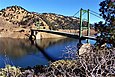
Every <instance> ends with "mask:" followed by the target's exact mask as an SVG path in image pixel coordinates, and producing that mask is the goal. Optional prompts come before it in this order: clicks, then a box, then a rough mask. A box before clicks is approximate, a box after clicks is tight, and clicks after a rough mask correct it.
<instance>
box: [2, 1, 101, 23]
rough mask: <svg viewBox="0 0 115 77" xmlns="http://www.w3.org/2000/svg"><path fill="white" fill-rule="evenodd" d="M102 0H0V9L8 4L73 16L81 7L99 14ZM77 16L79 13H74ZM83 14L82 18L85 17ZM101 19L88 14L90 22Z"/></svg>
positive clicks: (31, 10) (30, 9) (33, 10)
mask: <svg viewBox="0 0 115 77" xmlns="http://www.w3.org/2000/svg"><path fill="white" fill-rule="evenodd" d="M101 1H103V0H0V10H1V9H3V8H6V7H8V6H13V5H17V6H21V7H23V8H25V9H26V10H28V11H30V12H38V13H56V14H61V15H65V16H73V15H74V14H75V13H76V12H78V11H79V10H80V9H81V8H83V9H84V10H87V9H90V10H92V11H95V12H97V13H99V14H100V12H99V8H100V6H99V3H100V2H101ZM76 17H79V14H77V15H76ZM86 18H87V17H86V14H84V16H83V19H86ZM99 21H102V19H100V18H98V17H95V16H93V15H90V22H91V23H94V22H99Z"/></svg>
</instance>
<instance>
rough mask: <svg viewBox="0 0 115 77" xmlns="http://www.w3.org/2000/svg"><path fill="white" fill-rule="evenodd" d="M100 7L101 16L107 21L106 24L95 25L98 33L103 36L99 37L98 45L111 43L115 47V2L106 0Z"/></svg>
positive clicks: (114, 0)
mask: <svg viewBox="0 0 115 77" xmlns="http://www.w3.org/2000/svg"><path fill="white" fill-rule="evenodd" d="M99 5H100V9H99V11H100V12H101V14H100V15H101V16H102V17H103V18H104V19H105V23H103V22H99V23H96V24H95V29H96V31H98V33H100V34H101V35H100V36H98V38H99V40H98V43H99V44H100V45H101V44H104V43H109V44H111V45H112V46H114V47H115V0H104V1H102V2H101V3H100V4H99Z"/></svg>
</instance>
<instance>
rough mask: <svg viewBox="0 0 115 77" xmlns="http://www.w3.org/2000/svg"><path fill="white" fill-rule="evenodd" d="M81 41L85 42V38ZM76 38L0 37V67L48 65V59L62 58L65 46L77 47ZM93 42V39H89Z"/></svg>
mask: <svg viewBox="0 0 115 77" xmlns="http://www.w3.org/2000/svg"><path fill="white" fill-rule="evenodd" d="M82 42H86V41H85V40H84V41H82ZM77 43H78V39H70V38H66V39H59V38H58V39H41V40H36V41H34V42H31V41H29V40H25V39H10V38H0V68H1V67H4V66H5V65H6V64H10V65H15V66H19V67H27V66H31V67H33V66H35V65H48V63H49V61H50V60H53V61H54V60H60V59H64V58H65V56H62V55H63V54H64V52H66V50H67V49H66V48H67V47H68V46H69V47H73V48H74V47H77ZM91 43H94V41H91Z"/></svg>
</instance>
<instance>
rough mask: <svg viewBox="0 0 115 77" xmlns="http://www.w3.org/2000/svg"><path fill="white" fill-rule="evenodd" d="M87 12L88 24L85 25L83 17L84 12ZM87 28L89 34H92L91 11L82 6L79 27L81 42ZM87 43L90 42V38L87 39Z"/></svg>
mask: <svg viewBox="0 0 115 77" xmlns="http://www.w3.org/2000/svg"><path fill="white" fill-rule="evenodd" d="M84 13H87V26H86V27H83V24H82V23H83V22H82V17H83V14H84ZM84 29H86V30H87V36H90V11H89V9H88V10H83V9H82V8H81V9H80V27H79V37H80V39H79V42H80V43H81V38H82V36H83V34H82V31H83V30H84ZM87 43H89V39H87Z"/></svg>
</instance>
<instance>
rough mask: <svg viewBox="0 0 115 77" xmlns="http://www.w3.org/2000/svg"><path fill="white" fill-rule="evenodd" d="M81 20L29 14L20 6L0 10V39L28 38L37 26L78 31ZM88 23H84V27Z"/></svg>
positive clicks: (54, 15) (47, 14)
mask: <svg viewBox="0 0 115 77" xmlns="http://www.w3.org/2000/svg"><path fill="white" fill-rule="evenodd" d="M79 23H80V20H79V18H75V17H70V16H63V15H59V14H54V13H42V14H41V13H36V12H29V11H27V10H26V9H24V8H22V7H20V6H10V7H7V8H5V9H2V10H0V37H15V38H28V36H29V35H30V28H33V27H34V28H35V27H36V26H35V25H36V24H37V25H38V24H39V25H40V26H41V27H42V28H44V26H45V27H48V29H53V30H58V29H78V28H79ZM86 23H87V22H85V21H84V22H83V24H84V26H85V25H86Z"/></svg>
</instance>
